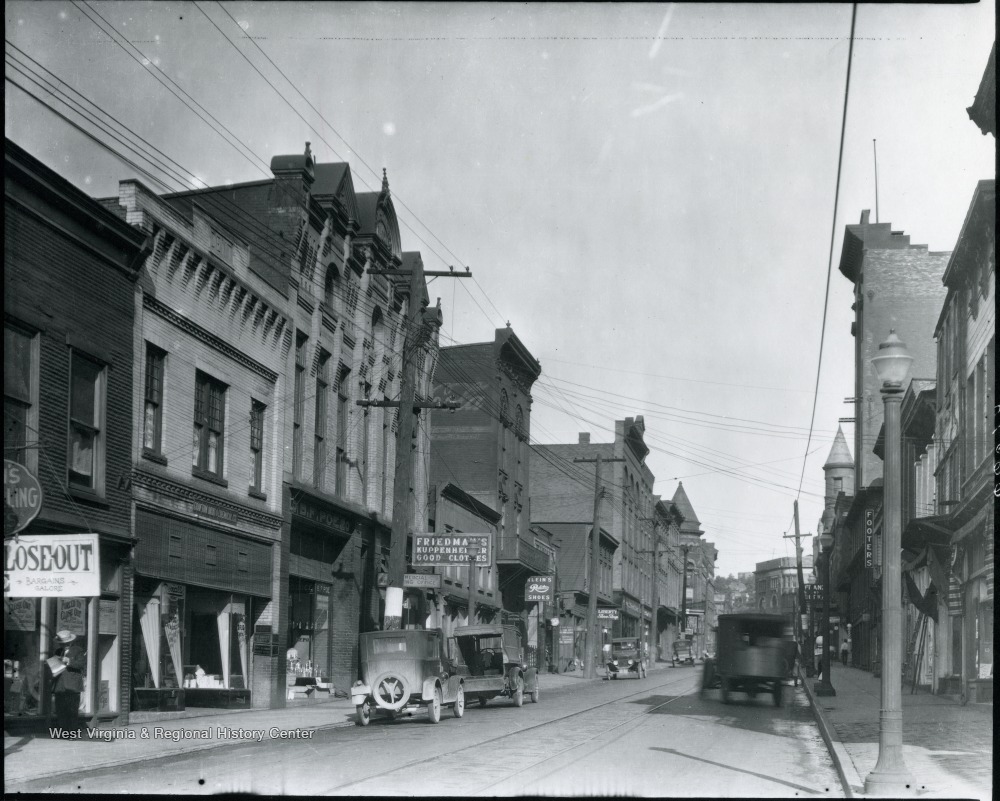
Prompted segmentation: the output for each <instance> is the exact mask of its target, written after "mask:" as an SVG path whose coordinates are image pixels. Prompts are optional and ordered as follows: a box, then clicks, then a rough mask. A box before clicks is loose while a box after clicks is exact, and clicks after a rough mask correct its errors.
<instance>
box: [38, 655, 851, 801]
mask: <svg viewBox="0 0 1000 801" xmlns="http://www.w3.org/2000/svg"><path fill="white" fill-rule="evenodd" d="M699 683H700V669H698V668H678V669H676V670H668V671H660V672H657V673H653V674H651V675H649V676H648V677H647V678H646V679H644V680H641V681H637V680H631V681H630V680H621V681H614V682H598V683H595V684H592V685H590V686H588V687H586V688H579V689H565V690H560V691H555V692H551V693H549V694H547V695H543V696H542V698H541V701H540V703H538V704H531V703H526V704H525V706H524V707H522V708H520V709H515V708H514V707H513V706H511V705H510V704H509V702H504V701H502V700H496V701H493V702H491V703H490V705H489V706H487V707H486V708H484V709H480V708H478V707H470V708H469V709H468V710H467V711H466V714H465V716H464V717H463V718H461V719H454V718H453V717H451V714H450V711H448V710H445V715H444V717H443V719H442V721H441V723H440V724H438V725H437V726H432V725H430V724H428V723H427V722H426V721H425V720H422V719H420V717H419V716H415V717H413V718H412V719H410V720H398V721H394V722H387V721H386V722H383V721H376V722H373V723H372V725H371V726H369V727H367V728H364V729H361V728H354V727H352V728H347V729H332V730H327V731H320V732H317V733H316V734H315V736H314V738H313V739H311V740H308V741H297V742H280V741H274V740H271V741H265V742H264V743H262V744H256V743H253V744H251V743H246V744H238V745H233V746H227V747H222V748H216V749H213V750H211V751H207V752H202V753H200V754H199V753H194V754H189V755H186V756H179V757H169V758H165V759H161V760H158V761H156V762H147V763H143V764H140V765H134V766H131V767H129V768H128V769H127V770H123V769H120V768H119V769H105V770H100V771H94V772H92V773H89V774H82V775H78V776H77V777H76V778H75V779H74V780H73V781H65V780H56V781H48V782H46V781H39V782H33V783H30V784H29V785H27V786H24V787H20V788H19V789H24V790H29V791H57V792H70V793H71V792H74V791H76V792H87V793H116V792H137V791H141V792H147V793H184V794H188V793H220V792H255V793H268V794H272V793H273V794H278V793H297V794H311V795H355V796H356V795H433V796H455V795H479V796H495V795H502V796H508V795H522V794H536V793H537V794H555V795H590V794H607V793H614V794H638V795H646V796H663V795H673V796H706V795H709V796H713V795H718V796H734V797H748V796H758V797H774V796H786V797H788V796H802V795H828V796H832V797H838V796H840V795H841V790H840V786H839V784H838V783H837V778H836V773H835V771H834V769H833V765H832V763H831V761H830V758H829V756H828V755H827V752H826V749H825V747H824V745H823V742H822V740H821V738H820V736H819V733H818V730H817V729H816V726H815V724H814V722H813V719H812V714H811V711H810V710H809V708H808V706H807V705H806V700H805V697H804V695H803V694H802V691H801V689H793V688H791V687H788V688H786V690H785V698H786V704H785V706H783V707H781V708H775V707H774V706H773V705H772V702H771V699H770V697H769V696H766V697H761V698H758V699H755V700H753V701H749V700H746V699H744V698H743V697H742V696H737V701H736V703H734V704H731V705H729V706H723V705H722V704H721V703H720V702H719V700H718V698H717V692H710V693H708V695H707V697H706V698H705V699H701V698H699V696H698V686H699ZM543 686H544V685H543Z"/></svg>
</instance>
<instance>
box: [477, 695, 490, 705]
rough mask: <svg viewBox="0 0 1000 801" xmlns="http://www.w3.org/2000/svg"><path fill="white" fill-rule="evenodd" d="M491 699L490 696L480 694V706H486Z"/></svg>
mask: <svg viewBox="0 0 1000 801" xmlns="http://www.w3.org/2000/svg"><path fill="white" fill-rule="evenodd" d="M489 701H490V699H489V698H485V697H484V696H482V695H480V696H479V705H480V706H486V704H488V703H489Z"/></svg>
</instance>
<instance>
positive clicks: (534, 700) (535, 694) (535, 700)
mask: <svg viewBox="0 0 1000 801" xmlns="http://www.w3.org/2000/svg"><path fill="white" fill-rule="evenodd" d="M531 703H533V704H537V703H538V679H535V689H534V690H533V691H532V692H531Z"/></svg>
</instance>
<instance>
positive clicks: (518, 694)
mask: <svg viewBox="0 0 1000 801" xmlns="http://www.w3.org/2000/svg"><path fill="white" fill-rule="evenodd" d="M514 706H524V679H523V678H521V676H515V677H514Z"/></svg>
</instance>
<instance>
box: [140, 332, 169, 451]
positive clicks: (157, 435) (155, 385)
mask: <svg viewBox="0 0 1000 801" xmlns="http://www.w3.org/2000/svg"><path fill="white" fill-rule="evenodd" d="M166 356H167V354H166V352H164V351H163V350H161V349H160V348H158V347H156V346H155V345H151V344H149V343H148V342H147V343H146V385H145V388H144V400H145V406H144V409H143V429H142V448H143V450H144V451H146V453H147V454H153V455H155V456H161V455H162V443H163V366H164V362H165V360H166Z"/></svg>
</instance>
